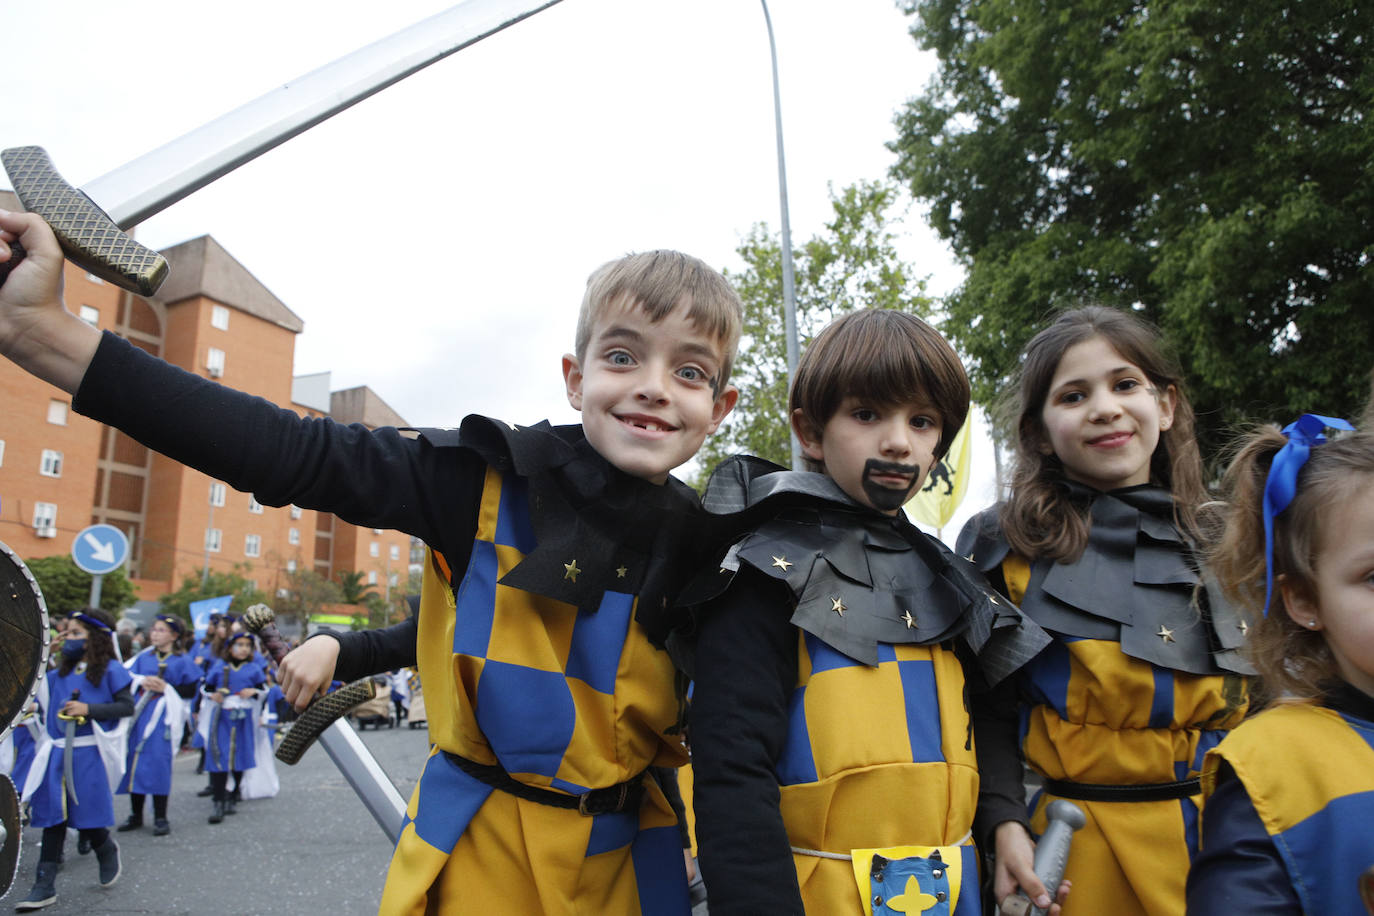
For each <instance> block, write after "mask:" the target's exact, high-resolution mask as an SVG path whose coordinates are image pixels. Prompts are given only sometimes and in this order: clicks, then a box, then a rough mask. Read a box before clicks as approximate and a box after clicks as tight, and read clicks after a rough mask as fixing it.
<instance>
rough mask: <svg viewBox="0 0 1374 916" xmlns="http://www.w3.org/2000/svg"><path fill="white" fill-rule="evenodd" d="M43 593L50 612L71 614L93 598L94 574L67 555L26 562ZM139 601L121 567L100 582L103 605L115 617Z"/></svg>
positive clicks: (135, 591) (101, 603)
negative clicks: (80, 566)
mask: <svg viewBox="0 0 1374 916" xmlns="http://www.w3.org/2000/svg"><path fill="white" fill-rule="evenodd" d="M24 565H26V566H27V567H28V568H29V572H31V573H33V577H34V579H35V580H37V582H38V588H39V590H40V591H42V592H43V601H44V603H45V604H46V605H47V606H48V613H49V614H69V613H71V612H72V611H79V610H81V609H82V608H84V607H87V606H88V605H89V604H90V601H91V574H90V573H88V572H85V571H83V570H82V569H80V568H79V567H77V565H76V563H75V561H73V560H72V558H71V557H70V556H68V555H67V554H58V555H57V556H53V557H39V558H37V559H34V560H28V561H26V562H25V564H24ZM137 600H138V590H137V589H136V588H135V587H134V584H133V583H132V582H130V581H129V577H128V576H126V575H125V574H124V570H123V568H122V567H121V568H120V569H116V570H115V571H114V572H110V573H106V574H105V577H104V578H103V579H102V580H101V582H100V607H101V609H102V610H106V611H109V612H110V613H111V614H114V615H115V616H118V615H119V612H120V611H122V610H124V609H125V608H127V607H129V606H130V605H132V604H133V603H134V602H135V601H137Z"/></svg>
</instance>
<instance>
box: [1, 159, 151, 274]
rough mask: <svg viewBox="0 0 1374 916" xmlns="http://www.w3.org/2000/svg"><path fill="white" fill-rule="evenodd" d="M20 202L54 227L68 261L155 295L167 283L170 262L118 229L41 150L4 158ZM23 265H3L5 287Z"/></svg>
mask: <svg viewBox="0 0 1374 916" xmlns="http://www.w3.org/2000/svg"><path fill="white" fill-rule="evenodd" d="M0 161H2V162H3V163H4V165H5V171H6V172H8V173H9V176H10V182H11V183H12V184H13V185H14V193H15V194H17V195H18V196H19V202H20V203H22V204H23V205H24V209H26V210H28V211H29V212H30V213H37V214H38V215H39V216H41V217H43V219H44V221H45V222H47V224H48V225H49V226H51V227H52V231H53V234H54V235H56V236H57V241H58V242H60V243H61V245H62V251H63V252H64V253H65V254H66V255H67V258H68V260H70V261H71V262H72V263H74V264H77V265H79V266H81V267H83V268H85V269H86V270H88V271H90V272H91V273H93V274H95V275H96V276H97V277H100V278H101V279H102V280H107V281H109V282H110V283H113V284H114V285H116V286H118V287H120V288H121V289H127V290H129V291H130V292H133V293H138V294H139V295H140V296H151V295H152V294H153V293H155V292H157V288H158V287H159V286H161V285H162V281H163V280H165V279H167V273H168V266H167V259H166V258H164V257H163V256H162V255H160V254H158V253H157V252H156V251H153V250H152V249H151V248H145V247H144V246H142V245H140V244H139V243H138V242H135V241H134V240H133V239H132V238H130V237H129V236H128V235H126V234H125V233H124V231H123V230H122V229H120V228H119V227H118V226H116V225H115V224H114V221H113V220H111V219H110V218H109V216H107V215H106V214H105V211H103V210H101V209H100V208H99V207H97V206H96V205H95V204H94V203H92V202H91V199H90V198H89V197H87V196H86V195H85V194H83V193H82V192H81V190H80V189H79V188H74V187H72V186H71V185H70V184H68V183H67V180H66V179H65V178H63V177H62V176H61V175H59V174H58V172H57V169H56V167H54V166H53V164H52V159H50V158H48V153H47V151H46V150H44V149H43V148H42V147H41V146H16V147H12V148H10V149H7V150H5V151H4V152H2V153H0ZM17 263H18V261H17V260H15V259H13V258H11V259H10V261H9V262H8V263H7V264H6V265H0V282H3V281H4V277H5V275H6V274H8V273H9V271H8V270H6V269H4V268H5V267H13V266H14V265H15V264H17Z"/></svg>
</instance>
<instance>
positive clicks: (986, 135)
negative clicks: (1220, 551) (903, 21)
mask: <svg viewBox="0 0 1374 916" xmlns="http://www.w3.org/2000/svg"><path fill="white" fill-rule="evenodd" d="M906 11H907V12H908V13H910V14H913V15H914V16H915V20H914V24H913V26H912V29H911V31H912V34H913V36H914V37H915V38H916V40H917V41H918V42H919V43H920V44H921V45H922V46H923V47H924V48H927V49H931V50H934V51H935V53H936V54H937V55H938V57H939V61H940V66H939V70H938V73H937V75H936V77H935V78H934V79H933V80H932V82H931V84H930V85H929V86H928V87H927V88H926V89H925V91H924V93H923V94H922V95H920V96H919V97H917V98H915V99H914V100H912V101H911V102H910V103H908V105H907V106H906V107H905V109H904V110H903V111H902V112H901V113H900V114H899V116H898V119H897V128H898V139H897V140H896V141H895V142H894V143H893V144H891V146H892V148H893V150H894V151H895V152H896V153H897V154H898V163H897V165H896V166H895V167H894V170H893V171H894V175H895V176H896V177H898V178H900V179H902V180H904V181H905V182H907V183H908V184H909V185H910V187H911V189H912V191H913V193H914V195H915V197H916V198H917V199H918V200H922V201H926V202H928V203H929V205H930V207H931V221H932V224H933V226H934V228H935V229H936V231H938V232H939V233H940V235H941V236H943V237H944V238H945V239H947V240H948V241H949V242H950V243H951V245H952V247H953V249H954V251H955V253H956V255H957V257H958V258H959V259H960V261H961V262H962V263H963V265H964V266H965V267H966V268H967V271H968V273H967V278H966V281H965V283H964V284H963V286H962V287H961V288H960V289H959V290H958V291H957V292H955V293H954V294H953V295H952V296H951V297H950V300H949V302H948V303H947V307H948V311H949V314H950V318H951V321H950V322H949V323H948V324H947V325H946V328H947V329H948V330H949V332H950V334H951V336H953V337H954V338H955V340H956V342H957V343H958V344H959V345H960V347H961V349H962V350H963V352H964V354H965V355H966V356H967V357H970V358H971V360H972V365H971V369H972V372H973V376H974V384H975V397H976V399H978V400H980V401H983V402H988V401H989V400H990V399H991V398H992V397H993V396H994V395H995V394H996V393H997V392H998V391H999V390H1000V389H1001V388H1002V386H1003V385H1004V384H1005V382H1006V379H1007V378H1008V376H1009V373H1010V372H1011V370H1012V369H1013V368H1014V366H1015V364H1016V359H1017V354H1018V353H1019V352H1020V349H1021V347H1022V345H1023V344H1024V343H1025V341H1026V340H1027V339H1028V338H1029V337H1030V336H1031V335H1032V334H1033V333H1034V332H1035V331H1037V330H1038V329H1039V328H1041V327H1043V326H1044V324H1045V322H1046V319H1047V316H1048V315H1049V313H1051V312H1052V311H1053V310H1054V309H1056V308H1058V307H1064V306H1070V305H1074V304H1078V303H1080V302H1082V301H1085V300H1092V301H1098V302H1104V303H1106V304H1112V305H1117V306H1120V307H1129V308H1135V309H1137V310H1139V311H1140V312H1141V313H1142V314H1143V316H1144V317H1146V318H1148V319H1150V320H1151V321H1153V322H1155V323H1156V324H1158V325H1159V326H1160V327H1161V328H1163V330H1164V331H1165V333H1166V335H1167V336H1168V337H1169V338H1170V340H1171V342H1172V343H1173V344H1174V345H1175V346H1176V348H1177V350H1178V353H1179V356H1180V358H1181V361H1182V362H1183V364H1184V370H1185V375H1186V377H1187V379H1188V382H1189V386H1190V389H1191V395H1192V399H1193V401H1194V403H1195V406H1197V407H1198V409H1199V413H1200V423H1199V428H1200V432H1201V433H1202V435H1203V446H1204V452H1207V453H1212V452H1214V451H1215V449H1216V446H1217V445H1218V443H1219V442H1220V441H1222V439H1223V438H1224V436H1225V434H1226V425H1227V424H1228V423H1231V422H1234V421H1237V420H1240V419H1242V418H1264V419H1280V418H1286V417H1289V416H1291V415H1293V414H1295V413H1297V412H1300V411H1309V410H1315V411H1318V412H1321V413H1327V414H1330V413H1345V414H1350V413H1353V412H1354V411H1355V409H1356V407H1357V405H1358V403H1359V401H1360V400H1361V399H1362V398H1363V396H1364V395H1365V394H1366V392H1367V390H1368V378H1369V376H1368V372H1369V369H1370V367H1371V365H1372V364H1374V308H1371V307H1370V304H1371V302H1374V274H1371V271H1370V258H1371V255H1374V175H1371V171H1370V168H1369V165H1370V163H1371V162H1374V123H1371V121H1370V119H1369V118H1368V113H1369V110H1370V103H1371V101H1372V100H1374V71H1372V70H1371V66H1370V62H1371V53H1370V52H1371V40H1374V6H1370V5H1368V4H1363V5H1362V4H1357V3H1352V2H1349V0H1302V2H1300V3H1299V2H1295V0H1250V2H1246V3H1240V2H1228V3H1220V4H1218V3H1215V2H1204V0H1179V2H1172V3H1147V2H1143V0H1138V2H1132V0H1098V2H1094V3H1088V4H1084V3H1082V2H1070V0H1036V2H1034V3H1030V2H1026V0H911V2H908V3H907V4H906Z"/></svg>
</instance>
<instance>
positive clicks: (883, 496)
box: [861, 458, 921, 512]
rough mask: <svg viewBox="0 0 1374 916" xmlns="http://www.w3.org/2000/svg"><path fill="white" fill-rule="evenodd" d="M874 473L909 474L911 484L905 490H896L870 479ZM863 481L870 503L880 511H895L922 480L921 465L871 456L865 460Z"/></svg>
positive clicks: (865, 493)
mask: <svg viewBox="0 0 1374 916" xmlns="http://www.w3.org/2000/svg"><path fill="white" fill-rule="evenodd" d="M874 474H907V475H910V477H911V484H910V485H909V486H908V487H907V488H906V489H905V490H896V489H893V488H892V487H885V486H882V485H881V484H879V483H876V482H874V481H873V480H870V479H869V478H870V477H871V476H872V475H874ZM861 480H862V482H863V488H864V495H865V496H867V497H868V501H869V503H870V504H871V505H872V506H873V508H875V509H877V510H878V511H879V512H893V511H895V510H897V509H900V508H901V507H902V506H903V505H904V504H905V503H906V501H907V499H909V498H910V497H911V491H912V490H914V489H916V485H917V484H918V483H920V482H921V468H920V465H915V464H899V463H898V462H896V461H879V460H878V459H877V458H870V459H868V460H867V461H866V462H864V473H863V477H862V478H861Z"/></svg>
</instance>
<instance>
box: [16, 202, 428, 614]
mask: <svg viewBox="0 0 1374 916" xmlns="http://www.w3.org/2000/svg"><path fill="white" fill-rule="evenodd" d="M0 206H2V207H6V208H9V209H18V206H19V205H18V201H17V200H16V198H15V197H14V195H13V194H12V193H10V192H7V191H0ZM163 254H164V255H165V256H166V257H167V259H168V261H169V262H170V263H171V267H172V270H171V274H170V276H169V277H168V279H167V281H166V283H165V284H164V285H163V287H162V289H160V290H159V291H158V294H157V297H156V298H152V299H144V298H143V297H141V296H138V295H136V294H133V293H128V292H125V291H123V290H121V289H118V288H117V287H115V286H112V285H110V284H108V283H104V282H102V281H101V280H99V279H98V278H96V277H93V276H91V275H89V274H87V273H86V272H85V271H84V270H81V269H80V268H78V267H75V266H74V265H72V264H70V263H68V264H67V268H66V277H65V282H66V301H67V307H68V308H70V309H71V310H72V311H73V312H76V313H77V314H78V315H79V316H80V317H81V318H83V319H84V320H86V321H89V322H90V323H91V324H93V325H95V326H96V327H99V328H101V329H108V330H110V331H113V332H114V333H116V334H118V335H119V336H121V337H124V338H125V339H127V340H129V341H130V342H132V343H133V344H134V345H136V346H138V347H141V348H143V349H144V350H147V351H148V352H150V353H153V354H156V355H158V356H161V357H162V358H163V359H165V360H167V361H168V362H170V363H173V364H175V365H177V366H180V367H182V368H183V369H186V370H188V371H191V372H195V373H197V374H198V375H202V376H206V377H209V378H213V379H217V380H219V381H222V382H223V383H224V384H226V385H231V386H233V387H234V388H238V389H240V390H242V391H247V392H249V393H251V394H256V395H259V396H261V397H264V398H266V399H267V400H269V401H272V402H273V403H275V404H279V405H281V406H283V407H289V408H290V409H292V410H294V411H296V412H297V413H299V414H302V415H308V416H316V417H318V416H331V417H333V418H334V419H336V420H339V421H341V422H344V423H355V422H360V423H364V424H366V425H367V426H369V427H377V426H405V425H406V423H405V421H404V420H403V419H402V418H401V417H400V416H399V415H398V414H396V412H395V411H393V410H392V409H391V408H390V407H388V406H387V405H386V404H385V403H384V402H383V401H382V400H381V398H379V397H377V395H376V394H375V393H373V392H372V391H371V390H370V389H368V388H366V387H361V388H353V389H349V390H346V391H335V392H331V391H329V374H328V373H320V374H317V375H307V376H300V377H295V376H293V374H292V368H293V363H294V355H295V345H296V335H297V334H300V333H301V331H302V330H303V328H304V324H303V322H302V321H301V320H300V318H299V317H297V316H296V314H295V313H294V312H292V311H291V310H290V309H289V308H287V307H286V305H285V304H284V303H282V302H281V300H279V299H278V298H277V297H276V296H274V295H273V294H272V293H271V291H270V290H268V289H267V288H266V287H265V286H263V285H262V284H261V283H260V282H258V280H257V279H256V278H254V276H253V275H252V274H251V273H250V272H249V271H248V270H247V269H246V268H245V267H244V266H243V265H242V264H240V263H239V262H238V261H236V260H235V259H234V258H233V257H232V256H231V255H230V254H229V253H228V252H227V251H225V250H224V249H223V248H222V247H220V245H219V243H217V242H216V241H215V240H214V239H213V238H211V237H210V236H202V237H200V238H197V239H192V240H190V241H188V242H183V243H182V244H180V245H177V246H175V247H173V248H170V249H167V250H166V251H164V252H163ZM95 523H107V524H111V525H115V526H116V527H118V528H121V529H123V531H124V532H125V533H126V534H127V535H128V536H129V542H130V560H129V564H128V566H127V567H126V572H128V573H129V575H130V578H132V579H133V580H134V582H135V584H136V585H138V586H139V597H140V599H144V600H156V599H157V598H158V597H160V596H161V595H163V594H166V593H167V592H168V591H172V590H174V589H175V588H177V587H178V586H179V585H180V583H181V581H182V579H183V578H184V577H185V576H187V575H191V574H193V573H195V572H196V571H197V570H199V569H200V568H202V567H203V566H204V565H205V564H206V562H207V560H208V562H209V565H210V568H211V569H214V570H226V571H227V570H229V569H231V568H232V567H233V566H234V565H235V564H246V565H248V566H249V567H251V572H249V573H247V577H248V578H250V579H252V580H254V581H255V582H256V584H257V586H258V587H259V588H260V589H262V590H263V591H265V592H267V593H268V594H269V595H271V594H277V593H278V591H279V590H280V589H283V588H285V587H286V585H287V578H286V574H287V573H288V572H290V571H293V570H296V569H298V568H313V569H314V570H315V571H316V572H317V573H319V574H320V575H322V576H324V577H326V578H331V579H332V578H336V576H337V574H338V573H339V572H353V571H358V572H364V573H366V574H367V575H366V577H365V581H367V582H370V583H373V584H375V585H376V586H377V589H376V590H377V592H378V593H379V594H385V593H387V592H388V591H390V592H392V593H393V594H394V593H395V590H396V589H397V588H400V589H402V590H404V589H405V586H406V581H407V572H408V568H409V565H410V562H411V547H410V538H409V537H408V536H406V535H404V534H401V533H400V532H397V531H382V530H380V529H370V528H357V527H355V526H353V525H350V524H347V523H346V522H343V521H342V520H340V519H338V518H336V517H334V516H332V515H327V514H325V513H322V512H313V511H303V510H301V509H298V508H295V507H288V508H282V509H271V508H265V507H263V506H260V505H258V503H257V502H256V501H255V500H254V499H253V497H252V496H251V495H249V494H247V493H240V492H237V491H235V490H232V489H230V488H229V487H228V486H226V485H225V484H223V483H220V482H218V481H216V480H214V479H212V478H210V477H207V476H206V475H204V474H201V473H199V472H198V471H193V470H191V469H190V468H188V467H186V466H184V465H182V464H179V463H177V462H175V461H172V460H170V459H168V458H165V457H163V456H162V455H159V454H156V453H155V452H152V451H149V450H148V449H146V448H144V447H143V446H141V445H139V444H138V443H137V442H135V441H134V440H132V439H130V438H129V437H127V436H125V435H124V434H123V433H121V432H119V431H117V430H115V429H112V428H110V427H107V426H103V425H101V424H99V423H96V422H94V421H92V420H89V419H87V418H85V417H82V416H78V415H77V414H76V413H74V412H72V410H71V399H70V398H69V397H68V396H67V395H66V393H64V392H62V391H59V390H58V389H56V388H53V387H51V386H49V385H47V384H46V383H44V382H40V381H38V380H37V379H34V378H32V377H31V376H29V375H27V374H26V373H24V372H22V371H20V370H19V369H17V368H15V367H14V366H13V365H12V364H10V363H8V362H6V361H4V360H0V541H3V542H4V543H6V544H8V545H9V546H10V548H11V549H13V550H14V551H15V552H16V553H17V554H19V556H20V557H23V558H25V559H31V558H36V557H45V556H52V555H55V554H65V553H68V552H69V551H70V549H71V544H72V539H73V538H74V537H75V535H76V533H77V532H78V531H80V530H81V529H82V528H84V527H86V526H87V525H90V524H95ZM388 583H389V585H390V587H389V588H388Z"/></svg>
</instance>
